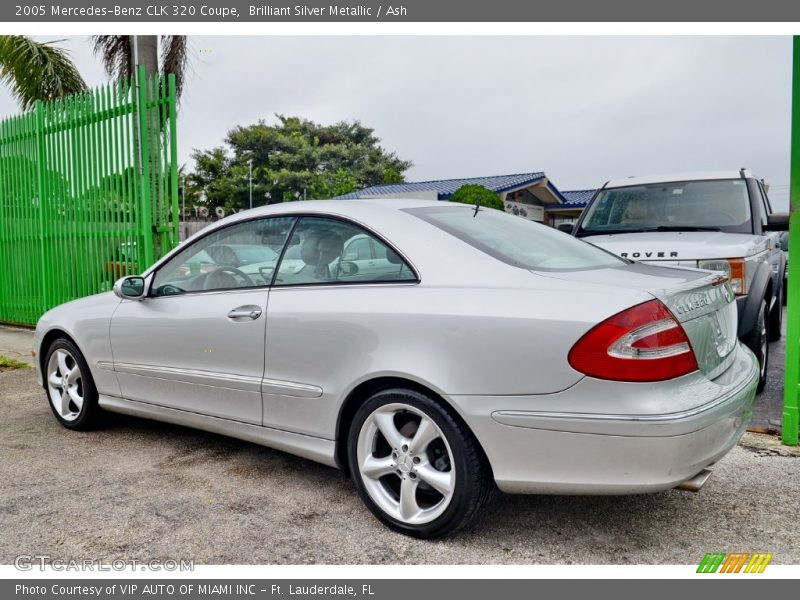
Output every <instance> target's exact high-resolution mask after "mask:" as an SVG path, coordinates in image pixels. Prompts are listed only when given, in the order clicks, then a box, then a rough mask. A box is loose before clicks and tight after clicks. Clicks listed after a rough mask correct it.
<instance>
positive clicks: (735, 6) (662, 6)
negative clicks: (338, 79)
mask: <svg viewBox="0 0 800 600" xmlns="http://www.w3.org/2000/svg"><path fill="white" fill-rule="evenodd" d="M0 19H2V20H3V21H6V22H15V21H16V22H44V21H48V22H109V21H117V22H159V21H166V22H186V23H191V22H234V23H235V22H269V21H277V22H292V21H295V22H328V23H342V22H588V21H591V22H616V21H621V22H637V21H653V22H657V21H664V22H786V21H793V22H794V21H800V3H798V2H787V1H786V0H762V1H761V2H759V3H758V4H757V5H756V4H753V3H752V2H747V1H745V0H703V1H702V2H697V1H696V0H672V1H671V2H642V1H641V0H605V2H597V1H595V0H558V1H554V0H549V1H538V2H536V1H534V2H524V1H523V2H521V1H520V0H491V2H486V1H480V0H459V1H457V2H455V1H454V2H445V1H443V0H438V1H436V0H398V1H397V2H389V1H387V0H377V1H376V0H356V1H353V0H326V1H320V0H304V1H303V0H263V1H261V0H255V1H251V0H223V1H221V2H210V1H208V2H194V1H191V0H186V1H179V2H163V3H160V2H157V1H154V0H149V1H148V0H145V1H142V0H119V1H117V2H114V1H113V0H112V1H103V0H53V1H50V2H43V1H36V0H32V1H25V2H20V1H18V2H14V1H13V0H12V2H3V3H2V4H0Z"/></svg>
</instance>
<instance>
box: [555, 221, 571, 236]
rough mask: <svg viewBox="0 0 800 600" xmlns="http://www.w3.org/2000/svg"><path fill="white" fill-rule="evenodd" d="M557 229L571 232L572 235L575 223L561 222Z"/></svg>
mask: <svg viewBox="0 0 800 600" xmlns="http://www.w3.org/2000/svg"><path fill="white" fill-rule="evenodd" d="M556 229H558V230H559V231H563V232H564V233H569V234H570V235H572V230H573V229H575V224H574V223H561V225H559V226H558V227H557V228H556Z"/></svg>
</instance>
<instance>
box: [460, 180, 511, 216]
mask: <svg viewBox="0 0 800 600" xmlns="http://www.w3.org/2000/svg"><path fill="white" fill-rule="evenodd" d="M450 202H460V203H462V204H477V203H479V202H480V205H481V206H486V207H488V208H496V209H497V210H505V207H504V206H503V201H502V200H501V199H500V197H499V196H498V195H497V194H495V193H494V192H493V191H492V190H490V189H487V188H485V187H483V186H482V185H476V184H466V185H462V186H461V187H460V188H458V189H457V190H456V191H455V192H453V195H452V196H450Z"/></svg>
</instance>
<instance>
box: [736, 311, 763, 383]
mask: <svg viewBox="0 0 800 600" xmlns="http://www.w3.org/2000/svg"><path fill="white" fill-rule="evenodd" d="M768 330H769V319H768V318H767V301H766V300H762V301H761V307H760V308H759V310H758V317H756V322H755V325H753V328H752V329H751V330H750V332H749V333H748V334H747V335H746V336H744V338H743V339H742V341H743V342H744V343H745V345H746V346H747V347H748V348H750V350H752V351H753V354H755V355H756V358H757V359H758V366H759V371H760V377H759V380H758V391H759V392H760V391H761V390H763V389H764V386H765V385H766V383H767V364H768V362H769V331H768Z"/></svg>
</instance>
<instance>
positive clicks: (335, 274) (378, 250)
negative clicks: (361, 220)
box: [274, 217, 416, 285]
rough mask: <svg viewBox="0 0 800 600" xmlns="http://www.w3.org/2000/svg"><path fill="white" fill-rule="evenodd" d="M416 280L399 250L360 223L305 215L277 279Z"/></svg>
mask: <svg viewBox="0 0 800 600" xmlns="http://www.w3.org/2000/svg"><path fill="white" fill-rule="evenodd" d="M371 248H374V253H373V250H372V249H371ZM415 280H416V275H415V274H414V272H413V271H412V270H411V268H410V267H409V266H408V265H407V264H406V263H405V262H404V261H403V260H402V259H401V258H400V256H399V255H398V254H397V253H396V252H394V251H393V250H392V249H391V248H389V247H388V246H386V244H384V243H383V242H381V241H380V240H379V239H378V238H376V237H375V236H374V235H372V234H371V233H369V232H367V231H366V230H364V229H363V228H361V227H359V226H358V225H354V224H353V223H348V222H346V221H341V220H337V219H329V218H323V217H304V218H301V219H300V221H299V222H298V223H297V227H295V230H294V233H293V234H292V238H291V239H290V240H289V244H288V246H287V248H286V252H285V253H284V256H283V258H282V259H281V264H280V266H279V267H278V274H277V276H276V277H275V282H274V283H275V285H304V284H314V283H364V282H375V281H384V282H388V281H415Z"/></svg>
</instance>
